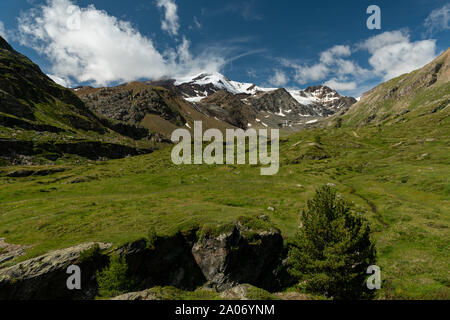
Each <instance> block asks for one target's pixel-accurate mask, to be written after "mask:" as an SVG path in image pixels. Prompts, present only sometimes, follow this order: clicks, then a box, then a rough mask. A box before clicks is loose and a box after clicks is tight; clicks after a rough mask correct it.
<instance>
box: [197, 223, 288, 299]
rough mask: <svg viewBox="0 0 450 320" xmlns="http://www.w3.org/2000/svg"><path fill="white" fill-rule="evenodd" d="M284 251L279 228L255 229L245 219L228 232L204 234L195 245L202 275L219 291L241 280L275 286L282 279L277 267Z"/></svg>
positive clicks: (268, 286)
mask: <svg viewBox="0 0 450 320" xmlns="http://www.w3.org/2000/svg"><path fill="white" fill-rule="evenodd" d="M259 221H260V222H261V223H265V222H264V221H262V220H259ZM282 253H283V238H282V237H281V233H280V231H279V230H276V229H274V228H271V227H267V228H266V230H261V229H258V228H257V229H252V227H248V226H246V225H245V224H244V223H242V222H238V223H237V224H236V225H235V226H234V227H232V229H231V230H230V231H228V232H222V233H220V234H217V235H213V234H212V233H208V232H207V233H205V234H203V235H202V236H201V237H200V238H199V240H198V241H197V243H195V244H194V246H193V248H192V254H193V255H194V258H195V261H196V262H197V265H198V266H199V267H200V269H201V270H202V272H203V275H204V276H205V278H206V279H207V280H208V281H209V282H210V284H211V285H212V286H214V287H215V289H217V290H218V291H225V290H227V289H230V288H232V287H234V286H236V285H238V284H242V283H248V284H251V285H255V286H258V287H261V288H264V289H266V290H269V291H272V290H276V289H277V288H278V286H279V283H278V280H277V276H276V271H275V270H276V269H277V266H278V265H279V264H280V261H281V260H280V259H281V256H282Z"/></svg>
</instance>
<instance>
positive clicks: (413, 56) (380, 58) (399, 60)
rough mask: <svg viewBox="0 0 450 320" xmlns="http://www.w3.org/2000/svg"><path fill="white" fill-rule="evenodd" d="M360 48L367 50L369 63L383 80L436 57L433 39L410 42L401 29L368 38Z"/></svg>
mask: <svg viewBox="0 0 450 320" xmlns="http://www.w3.org/2000/svg"><path fill="white" fill-rule="evenodd" d="M361 48H363V49H366V50H367V51H369V53H370V54H371V57H370V59H369V64H370V65H371V66H372V67H373V71H374V72H375V73H376V74H377V75H379V76H381V77H383V79H384V80H389V79H392V78H395V77H397V76H400V75H402V74H404V73H409V72H411V71H413V70H416V69H419V68H421V67H423V66H424V65H425V64H427V63H429V62H430V61H432V60H433V59H434V58H435V57H436V41H435V40H423V41H416V42H411V41H410V38H409V35H408V34H407V33H406V32H402V31H391V32H384V33H382V34H380V35H377V36H374V37H372V38H369V39H368V40H366V41H365V42H364V43H363V44H362V45H361Z"/></svg>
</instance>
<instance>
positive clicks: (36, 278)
mask: <svg viewBox="0 0 450 320" xmlns="http://www.w3.org/2000/svg"><path fill="white" fill-rule="evenodd" d="M94 245H95V244H94V243H86V244H81V245H78V246H75V247H71V248H67V249H62V250H57V251H52V252H50V253H48V254H46V255H43V256H40V257H37V258H34V259H31V260H27V261H24V262H22V263H19V264H17V265H15V266H12V267H9V268H5V269H0V300H55V299H57V300H62V299H65V300H66V299H93V298H95V295H96V293H97V281H96V279H95V274H96V271H97V270H100V269H101V268H103V267H104V266H105V265H106V264H107V263H108V257H107V256H104V255H101V254H100V255H98V256H95V257H92V259H88V260H85V261H83V260H81V259H80V258H81V255H82V253H83V252H85V251H86V250H88V249H90V248H92V247H93V246H94ZM98 245H99V248H100V249H102V250H105V249H107V248H109V247H110V246H111V245H110V244H102V243H99V244H98ZM70 265H77V266H79V267H80V269H81V288H82V289H81V290H69V289H68V288H67V278H68V277H69V276H70V275H68V274H67V273H66V272H67V267H68V266H70Z"/></svg>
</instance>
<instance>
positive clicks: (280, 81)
mask: <svg viewBox="0 0 450 320" xmlns="http://www.w3.org/2000/svg"><path fill="white" fill-rule="evenodd" d="M288 82H289V78H288V76H287V75H286V74H285V73H284V72H283V71H281V70H275V74H274V75H273V76H272V77H270V78H269V83H270V84H271V85H272V86H275V87H281V86H284V85H285V84H286V83H288Z"/></svg>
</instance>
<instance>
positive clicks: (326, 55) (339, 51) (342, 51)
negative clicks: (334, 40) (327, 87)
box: [320, 45, 351, 64]
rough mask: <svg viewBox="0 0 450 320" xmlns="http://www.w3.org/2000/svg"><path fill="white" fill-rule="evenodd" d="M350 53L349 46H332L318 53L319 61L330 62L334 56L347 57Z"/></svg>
mask: <svg viewBox="0 0 450 320" xmlns="http://www.w3.org/2000/svg"><path fill="white" fill-rule="evenodd" d="M350 54H351V50H350V47H349V46H342V45H338V46H334V47H332V48H330V49H328V50H326V51H323V52H322V53H321V54H320V62H322V63H325V64H332V63H333V62H334V61H335V59H336V57H348V56H349V55H350Z"/></svg>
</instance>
